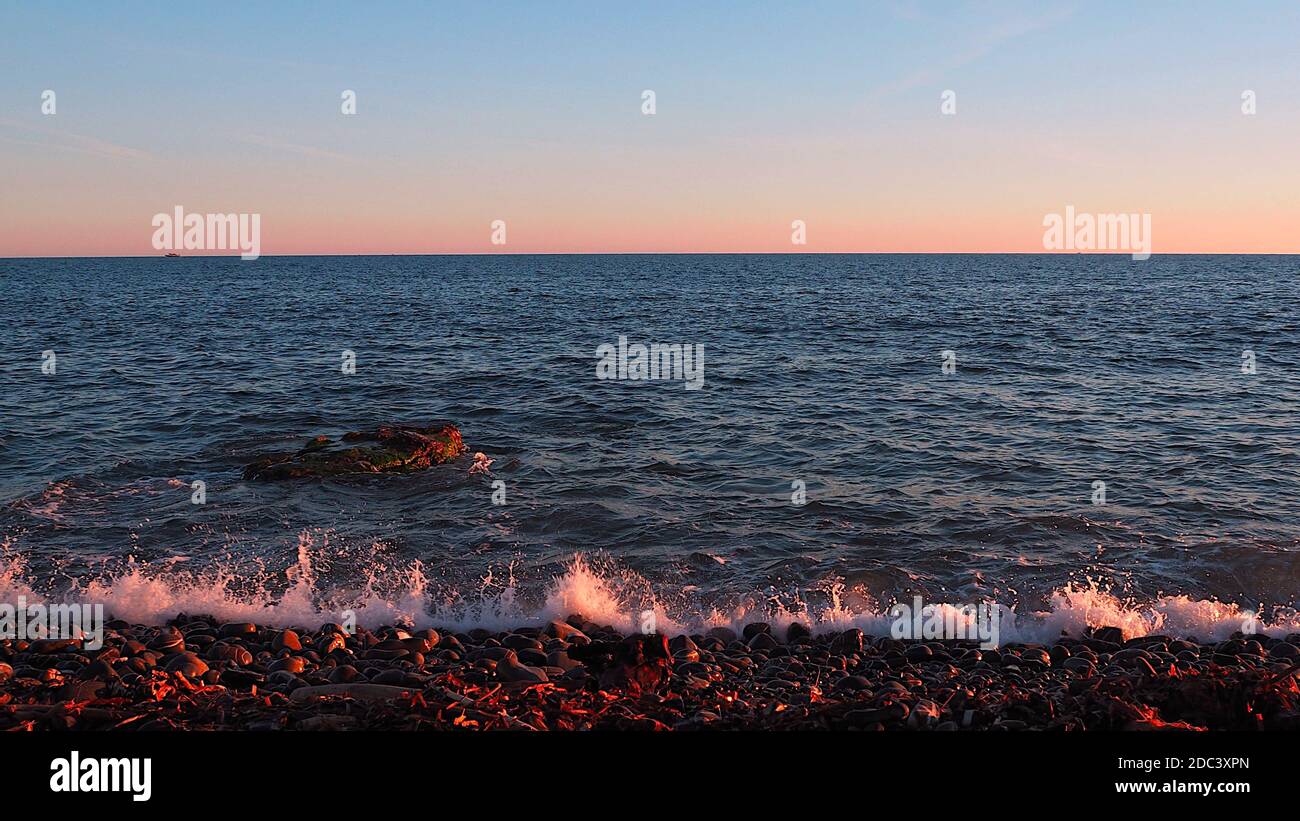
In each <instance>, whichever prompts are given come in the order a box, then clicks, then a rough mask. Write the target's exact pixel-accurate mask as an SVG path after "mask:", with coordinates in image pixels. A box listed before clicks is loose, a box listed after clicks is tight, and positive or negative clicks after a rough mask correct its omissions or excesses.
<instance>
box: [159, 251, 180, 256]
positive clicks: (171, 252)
mask: <svg viewBox="0 0 1300 821" xmlns="http://www.w3.org/2000/svg"><path fill="white" fill-rule="evenodd" d="M163 256H165V257H178V256H180V254H178V253H176V252H175V251H169V252H167V253H166V254H163Z"/></svg>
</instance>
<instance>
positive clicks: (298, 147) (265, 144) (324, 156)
mask: <svg viewBox="0 0 1300 821" xmlns="http://www.w3.org/2000/svg"><path fill="white" fill-rule="evenodd" d="M237 139H238V140H239V141H240V142H241V143H246V144H247V145H256V146H261V147H262V148H269V149H271V150H273V151H287V152H289V153H291V154H300V155H302V156H304V157H312V158H315V159H320V160H341V161H344V162H349V161H351V160H352V159H354V158H353V157H350V156H348V155H347V154H340V153H338V152H337V151H330V150H329V149H327V148H319V147H317V146H314V145H302V144H300V143H291V142H285V141H284V140H276V139H272V138H270V137H263V136H262V135H260V134H243V135H240V136H239V137H238V138H237Z"/></svg>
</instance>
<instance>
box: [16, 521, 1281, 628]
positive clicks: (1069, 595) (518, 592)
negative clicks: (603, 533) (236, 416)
mask: <svg viewBox="0 0 1300 821" xmlns="http://www.w3.org/2000/svg"><path fill="white" fill-rule="evenodd" d="M321 547H322V546H321V544H318V543H317V541H316V540H315V539H314V537H313V536H312V535H311V534H308V533H304V534H302V535H301V536H300V538H299V544H298V554H297V561H296V562H295V563H294V564H293V565H291V566H290V567H289V568H287V569H286V570H285V571H283V572H281V573H279V574H275V573H267V574H266V575H265V576H264V577H262V578H259V579H255V580H253V579H250V578H249V576H248V575H247V574H246V573H244V572H241V571H240V569H239V568H235V567H227V566H223V565H217V566H215V567H213V568H210V569H208V570H205V571H204V570H189V569H185V568H180V567H176V566H174V565H173V566H169V567H167V568H165V569H151V568H149V567H147V566H145V565H144V564H142V563H139V562H135V561H129V562H127V563H126V566H125V567H124V568H122V569H121V570H119V571H117V572H107V571H106V572H104V573H103V574H102V575H100V576H97V577H94V578H88V579H85V578H83V579H79V580H75V581H70V582H67V583H65V584H64V585H63V586H62V588H61V589H54V588H52V587H51V586H50V585H49V584H46V585H44V586H45V587H51V589H48V590H43V591H41V592H38V590H37V589H36V588H37V587H39V586H41V585H37V584H36V583H35V582H34V581H33V580H32V579H31V578H30V573H29V571H28V569H27V564H26V560H25V558H24V557H23V555H22V554H19V553H16V552H14V551H13V550H7V551H5V552H3V553H0V601H16V600H17V598H18V597H19V596H23V597H25V599H26V600H27V601H31V602H40V601H60V602H77V603H91V604H102V605H103V607H104V609H105V611H106V613H107V614H108V616H109V617H110V618H117V619H122V620H125V621H128V622H132V623H140V624H162V623H164V622H166V621H167V620H169V619H171V618H174V617H175V616H176V615H177V614H179V613H188V614H205V615H211V616H213V617H215V618H217V619H220V620H222V621H236V620H238V621H251V622H255V623H258V624H266V625H271V626H281V627H285V626H309V625H319V624H321V623H325V622H336V621H340V620H341V618H342V614H343V613H344V611H351V612H352V614H354V615H355V618H356V622H357V623H358V624H360V625H362V626H365V627H370V628H374V627H378V626H380V625H383V624H394V623H405V624H410V625H413V626H416V627H439V628H450V629H456V630H468V629H470V628H473V627H483V628H486V629H489V630H503V629H508V628H512V627H519V626H524V625H533V624H543V623H545V622H547V621H549V620H551V619H563V618H565V617H566V616H568V615H570V614H572V613H582V614H583V615H584V616H586V617H587V618H588V619H591V620H592V621H595V622H597V623H599V624H607V625H610V626H612V627H614V628H615V629H618V630H622V631H632V630H633V624H634V622H635V620H636V619H639V618H640V614H642V613H643V612H645V611H647V610H648V611H651V612H653V613H654V615H655V618H654V621H655V624H656V626H657V628H658V629H659V630H660V631H661V632H664V633H667V634H669V635H675V634H679V633H687V632H696V631H703V630H706V629H708V628H710V627H715V626H727V627H732V628H738V627H740V626H742V625H743V624H745V623H747V622H751V621H766V622H769V623H770V624H772V625H773V627H774V628H778V629H779V628H783V627H785V626H786V625H788V624H790V623H792V622H801V623H804V624H807V625H809V626H811V627H812V629H813V631H814V632H819V633H820V632H831V631H837V630H843V629H846V628H849V627H856V628H859V629H861V630H862V631H863V632H865V633H867V634H869V635H875V636H888V635H890V628H891V624H892V622H893V620H892V619H891V617H890V607H889V605H888V604H878V603H877V602H876V600H875V599H874V598H873V597H872V596H870V595H869V594H867V593H864V592H863V591H856V595H855V596H854V597H853V598H854V601H855V604H856V605H857V606H849V605H848V604H846V602H845V599H846V598H848V597H847V596H846V591H844V590H843V588H842V587H841V586H830V587H829V588H827V589H824V590H821V591H815V592H817V593H818V594H819V597H821V598H827V599H828V604H827V605H825V606H816V605H811V604H808V603H806V602H804V601H802V599H801V598H799V597H794V601H793V602H792V604H790V605H784V604H782V603H781V602H780V601H777V600H773V599H771V598H770V597H768V596H764V595H758V594H755V595H753V596H750V597H747V600H748V601H749V602H751V604H749V605H746V606H737V607H733V608H729V609H725V610H722V609H716V608H712V607H708V606H694V607H693V606H692V605H691V604H689V603H678V602H679V601H680V597H672V596H668V595H666V591H664V590H662V589H656V588H655V586H654V585H652V584H651V583H650V582H649V581H648V580H646V579H645V578H644V577H642V576H640V575H638V574H636V573H634V572H632V571H630V570H627V569H625V568H620V567H619V566H618V565H617V564H616V563H614V562H612V561H610V560H608V559H607V558H604V557H600V560H599V561H593V557H592V556H589V555H587V554H582V553H579V554H575V555H574V556H572V557H571V558H570V559H569V560H568V561H567V562H566V563H565V565H564V569H563V571H562V572H560V573H558V574H556V575H554V576H553V577H552V578H551V579H550V581H549V583H547V584H546V585H545V586H544V588H543V589H541V590H531V591H528V590H523V589H521V587H520V583H519V581H518V580H517V579H516V577H515V573H514V569H513V568H507V569H506V570H505V571H504V572H502V573H500V574H498V572H497V571H495V570H489V572H487V573H485V574H484V576H483V577H481V578H480V579H479V580H478V582H477V583H470V584H463V583H462V584H453V583H446V582H438V583H435V582H434V581H433V580H432V579H431V578H430V577H429V575H428V572H427V570H426V568H425V567H424V565H423V564H422V563H421V562H419V561H413V562H409V563H407V564H405V565H402V566H397V567H394V566H393V565H392V564H391V563H387V562H383V561H381V560H379V559H378V558H377V557H372V559H371V561H370V563H368V564H362V565H359V566H357V567H356V568H355V569H356V570H357V574H358V576H359V577H360V578H359V580H358V581H356V582H355V583H353V584H350V585H349V584H342V583H333V584H330V585H327V584H325V583H324V582H323V581H322V578H321V576H320V573H319V571H318V566H319V565H320V564H321V559H320V556H319V553H320V551H321ZM525 594H528V595H525ZM528 601H534V602H537V601H540V603H536V604H532V605H529V604H528V603H527V602H528ZM753 602H759V603H761V604H758V605H755V604H753ZM934 603H935V604H938V605H941V606H943V605H951V606H954V607H956V606H960V604H961V603H960V602H956V603H954V602H942V601H937V602H934ZM993 606H994V607H996V608H997V609H998V615H999V625H1000V632H1001V636H1000V639H1001V641H1002V642H1004V643H1005V642H1036V643H1045V642H1051V641H1053V640H1054V639H1056V638H1058V637H1059V636H1061V635H1073V636H1079V635H1082V634H1083V633H1084V632H1085V631H1086V630H1087V629H1089V628H1092V627H1099V626H1115V627H1119V628H1120V629H1121V631H1122V632H1123V634H1124V635H1125V637H1126V638H1132V637H1135V636H1144V635H1152V634H1161V635H1169V636H1175V637H1196V638H1198V639H1200V640H1202V641H1206V640H1221V639H1225V638H1227V637H1229V636H1231V635H1232V634H1233V633H1237V632H1253V631H1258V632H1260V633H1265V634H1268V635H1272V636H1278V637H1282V636H1286V635H1287V634H1289V633H1296V632H1300V616H1298V615H1297V613H1296V612H1295V611H1294V610H1293V609H1289V608H1283V607H1277V608H1266V609H1265V610H1264V611H1263V612H1265V613H1267V617H1264V616H1261V615H1258V614H1257V613H1256V612H1255V611H1254V610H1250V609H1246V608H1243V607H1242V606H1240V605H1237V604H1233V603H1229V602H1220V601H1214V600H1204V599H1193V598H1190V597H1188V596H1181V595H1179V596H1162V597H1159V598H1157V599H1154V600H1151V601H1147V602H1137V601H1132V600H1124V599H1121V598H1120V597H1119V596H1117V595H1115V594H1114V593H1113V592H1111V591H1109V590H1107V589H1105V588H1103V587H1102V586H1101V585H1099V584H1097V583H1096V582H1092V581H1090V582H1088V583H1087V584H1079V583H1076V584H1071V585H1069V586H1067V587H1064V588H1062V589H1059V590H1056V591H1054V592H1053V593H1052V594H1051V595H1050V598H1049V603H1048V606H1047V608H1046V609H1044V610H1025V611H1024V612H1019V611H1018V610H1017V608H1016V606H1014V605H1010V604H1007V603H995V604H993Z"/></svg>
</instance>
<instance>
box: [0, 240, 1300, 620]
mask: <svg viewBox="0 0 1300 821" xmlns="http://www.w3.org/2000/svg"><path fill="white" fill-rule="evenodd" d="M1298 269H1300V259H1298V258H1296V257H1256V256H1249V257H1247V256H1240V257H1237V256H1205V257H1198V256H1177V257H1155V258H1152V259H1151V260H1150V261H1148V262H1145V263H1140V262H1134V261H1132V260H1130V259H1128V258H1127V257H1123V256H1113V257H1098V256H1083V255H1076V256H1032V255H1031V256H1020V255H1015V256H1011V255H1009V256H908V255H881V256H767V255H755V256H728V255H719V256H676V255H674V256H497V257H285V258H263V259H261V260H258V261H256V262H241V261H240V260H238V259H218V258H180V259H111V260H0V294H2V297H0V319H2V320H3V322H2V323H0V328H2V330H0V353H2V356H0V368H2V370H0V373H2V375H3V386H4V387H3V393H2V394H0V539H3V543H4V549H5V555H6V557H7V558H6V561H8V562H9V563H10V564H9V565H8V566H9V568H10V569H9V570H7V571H6V572H7V573H8V574H9V576H10V577H11V578H10V582H11V583H14V582H13V578H16V577H17V576H18V575H21V576H22V578H23V580H24V582H23V583H24V584H25V585H28V586H29V587H31V588H32V589H39V588H41V587H42V586H43V585H44V586H49V585H53V584H55V583H56V582H60V581H66V580H69V579H79V580H80V581H79V582H78V583H79V584H80V585H81V586H82V587H83V588H84V587H85V586H86V585H87V584H89V583H91V581H90V580H95V579H100V580H109V581H103V584H105V585H111V584H112V583H113V582H111V580H112V579H114V578H118V579H120V578H121V577H122V574H124V573H125V574H128V575H131V574H135V575H136V576H138V578H137V582H138V583H139V584H144V581H143V580H145V579H148V578H151V577H157V576H158V575H159V574H163V575H166V574H172V576H174V577H176V578H180V577H182V576H185V577H188V578H190V579H200V578H204V579H208V581H205V582H204V584H209V583H212V584H216V583H218V582H213V581H211V579H212V578H213V577H211V576H208V575H205V574H209V573H210V572H211V571H213V570H214V569H216V570H219V571H220V574H219V575H220V579H221V581H220V582H219V583H220V584H225V585H227V586H228V587H229V588H230V589H231V590H232V591H235V593H236V594H237V593H238V592H239V589H240V587H241V585H242V586H246V587H248V588H249V590H254V589H255V590H256V591H260V592H259V593H257V594H258V595H263V594H265V595H269V596H271V597H272V598H274V597H275V596H277V595H280V592H282V591H283V589H284V588H286V587H289V586H292V585H293V584H295V583H296V582H300V581H301V575H302V574H304V573H310V574H311V576H312V578H311V580H310V581H311V589H312V590H313V591H316V594H321V595H323V593H322V591H328V590H331V589H344V588H348V589H353V590H364V591H365V594H366V595H372V596H378V597H381V598H382V597H385V596H387V597H389V598H394V597H397V596H398V595H399V594H400V595H403V596H415V597H417V598H419V597H424V598H425V599H430V600H434V601H439V602H447V601H451V600H454V599H456V598H457V597H462V598H469V597H470V596H471V595H473V596H475V597H477V596H480V595H481V594H482V593H483V592H484V591H493V590H495V591H496V595H498V596H499V594H500V592H501V591H503V590H508V591H511V592H510V595H516V593H515V592H514V591H517V595H519V596H520V597H522V598H524V599H528V598H530V597H531V598H532V599H534V600H537V601H540V600H541V599H542V598H544V597H545V595H546V590H547V584H548V580H551V579H554V578H555V577H556V576H559V575H563V574H564V573H565V569H566V567H569V565H570V563H571V562H572V560H573V557H574V555H575V554H578V553H583V554H586V555H587V556H589V557H590V562H589V565H590V567H591V568H593V569H592V573H593V574H594V575H595V576H597V577H599V578H601V579H604V580H605V583H606V584H607V585H608V586H610V587H611V589H614V590H615V592H616V593H617V594H618V596H619V597H620V598H621V599H623V600H625V601H632V600H636V601H638V602H641V601H645V600H648V599H654V600H655V601H657V602H659V603H660V604H661V605H662V606H664V607H665V609H666V610H668V611H674V612H686V611H693V612H703V611H707V610H708V609H710V608H714V607H717V608H723V609H725V608H729V607H734V606H735V605H736V604H738V603H744V602H748V603H750V605H751V606H759V607H762V606H765V605H764V603H765V602H768V603H771V602H777V603H780V604H781V605H782V606H784V607H791V606H797V604H798V603H799V602H809V601H827V602H835V601H838V602H840V603H847V604H848V605H849V606H854V603H855V602H858V603H859V604H858V606H867V605H865V604H861V603H863V602H866V603H870V602H872V601H888V600H890V599H891V598H892V597H894V596H899V595H904V594H907V595H910V594H911V593H913V592H920V593H924V594H926V595H928V596H932V597H939V598H948V599H959V600H975V599H980V598H996V599H998V600H999V601H1008V602H1028V603H1033V604H1035V605H1041V604H1042V603H1044V602H1046V601H1047V600H1048V598H1049V596H1050V595H1051V593H1052V592H1053V591H1059V590H1061V589H1062V588H1064V587H1066V586H1068V585H1071V584H1072V583H1073V584H1080V583H1087V581H1088V580H1089V579H1091V580H1095V581H1096V582H1098V583H1100V584H1101V585H1103V586H1105V587H1108V588H1111V589H1113V590H1116V591H1119V592H1121V593H1122V594H1123V596H1125V597H1130V598H1133V599H1135V600H1139V601H1141V600H1147V599H1155V598H1157V597H1160V596H1180V595H1185V596H1187V597H1190V599H1192V600H1198V601H1199V600H1206V599H1217V600H1221V601H1227V602H1236V603H1239V604H1242V605H1243V606H1247V605H1249V606H1254V605H1257V604H1260V603H1263V604H1270V605H1291V606H1294V605H1296V603H1297V602H1296V599H1297V594H1298V593H1300V572H1298V570H1297V566H1298V565H1297V559H1298V558H1300V458H1298V457H1300V414H1297V400H1300V366H1298V365H1297V355H1298V351H1297V347H1298V346H1297V343H1298V342H1300V279H1298V278H1297V271H1298ZM620 335H626V336H628V337H629V338H630V340H631V341H633V342H637V341H640V342H647V343H648V342H680V343H700V344H702V345H703V346H704V351H705V379H704V386H703V389H701V390H698V391H688V390H685V389H684V385H683V383H682V382H674V381H662V382H653V383H629V382H619V381H601V380H598V379H597V378H596V361H597V360H596V357H595V352H596V349H597V347H598V346H600V345H601V344H603V343H614V342H616V341H617V338H618V337H619V336H620ZM47 350H52V351H54V352H55V355H56V356H57V372H56V373H55V374H53V375H43V374H42V371H41V365H42V352H43V351H47ZM344 350H350V351H354V352H355V354H356V362H357V371H356V374H355V375H346V374H344V373H342V372H341V368H340V363H341V354H342V352H343V351H344ZM944 350H951V351H953V352H954V353H955V355H956V358H957V373H956V374H954V375H945V374H944V373H943V372H942V370H941V367H940V366H941V362H942V358H941V351H944ZM1245 350H1250V351H1252V352H1253V353H1254V356H1255V358H1256V362H1257V368H1258V372H1257V373H1255V374H1253V375H1251V374H1243V373H1242V357H1243V351H1245ZM436 418H447V419H451V420H454V421H456V422H457V423H458V424H459V425H460V426H461V429H462V431H463V433H464V437H465V441H466V442H467V444H468V445H469V447H470V450H471V451H475V450H477V451H483V452H484V453H486V454H487V455H488V456H489V457H491V458H492V459H494V460H495V462H494V464H493V465H492V467H491V473H490V475H479V474H471V473H470V471H469V460H468V459H466V460H462V461H460V462H457V463H454V464H449V465H443V466H440V467H438V468H435V469H432V470H430V471H428V472H426V473H421V474H414V475H406V476H378V477H367V478H358V479H348V480H331V481H312V480H306V481H294V482H285V483H268V484H258V483H249V482H245V481H243V480H242V479H241V478H240V470H241V467H242V465H244V464H245V463H247V462H249V461H251V460H252V459H253V458H254V457H255V456H256V455H258V454H260V453H263V452H266V451H268V450H276V449H283V448H285V447H290V446H294V445H297V444H300V443H302V442H304V441H305V440H306V439H307V438H308V437H310V436H314V435H316V434H318V433H327V434H337V433H341V432H344V431H346V430H354V429H359V428H364V427H368V426H374V425H375V424H377V423H382V422H389V421H408V422H420V421H425V420H431V419H436ZM195 480H202V481H204V482H206V485H207V501H206V504H203V505H195V504H192V503H191V492H192V491H191V484H190V483H191V482H193V481H195ZM493 480H502V481H504V482H505V487H506V493H507V504H505V505H503V506H495V505H493V504H492V486H491V483H492V481H493ZM796 480H800V481H802V482H804V483H806V492H807V504H806V505H803V506H796V505H794V504H792V503H791V494H792V483H793V482H795V481H796ZM1098 481H1104V482H1105V493H1106V504H1104V505H1094V504H1093V503H1092V502H1093V496H1094V482H1098ZM169 584H170V585H171V587H169V588H168V589H169V590H172V592H173V593H174V587H175V584H174V580H173V582H169ZM161 589H162V588H159V589H158V590H161ZM158 590H155V591H154V592H153V593H148V588H147V586H146V588H145V589H144V593H143V594H142V595H144V594H147V595H155V596H160V595H162V593H160V592H158ZM268 591H269V592H268ZM245 592H246V593H247V591H245ZM552 592H553V591H552ZM247 594H248V595H253V593H247ZM190 595H191V596H193V595H197V594H196V593H193V592H191V594H190ZM580 603H581V602H579V604H580ZM168 605H169V606H171V605H175V606H176V607H178V608H184V607H185V606H187V602H186V601H184V599H183V597H181V599H180V600H177V601H169V602H168ZM189 606H195V607H197V606H199V605H198V604H197V603H193V602H191V603H189Z"/></svg>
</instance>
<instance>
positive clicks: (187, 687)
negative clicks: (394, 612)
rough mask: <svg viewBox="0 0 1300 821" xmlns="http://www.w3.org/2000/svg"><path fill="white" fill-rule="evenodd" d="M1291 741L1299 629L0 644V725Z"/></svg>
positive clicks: (321, 632) (296, 633)
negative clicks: (1084, 734) (1144, 735)
mask: <svg viewBox="0 0 1300 821" xmlns="http://www.w3.org/2000/svg"><path fill="white" fill-rule="evenodd" d="M179 729H196V730H251V731H259V730H296V731H320V730H325V731H353V730H510V731H519V732H534V731H547V730H648V731H649V730H677V731H695V730H754V729H771V730H844V731H874V730H889V731H963V732H990V731H993V732H998V731H1039V730H1048V731H1079V730H1176V731H1200V730H1252V729H1266V730H1274V729H1279V730H1295V729H1300V634H1293V635H1289V636H1286V637H1285V638H1281V637H1276V636H1265V635H1248V636H1242V635H1238V636H1236V637H1233V638H1230V639H1228V640H1225V641H1220V642H1216V643H1198V642H1197V641H1195V640H1183V639H1174V638H1168V637H1162V636H1142V637H1137V638H1132V639H1127V640H1126V639H1125V637H1124V635H1123V634H1122V632H1121V631H1120V629H1119V628H1114V627H1100V628H1095V629H1092V630H1089V631H1088V634H1087V635H1084V636H1079V637H1062V638H1060V639H1059V640H1058V641H1056V642H1055V643H1052V644H1050V645H1029V644H1013V645H1005V646H1002V647H1000V648H998V649H991V650H990V649H984V650H981V649H980V648H979V646H978V644H977V643H975V642H968V641H900V640H895V639H891V638H880V637H872V636H868V635H864V634H863V633H862V632H861V631H859V630H857V629H850V630H845V631H840V632H827V633H821V632H818V633H814V632H812V631H811V630H809V628H808V627H807V626H805V625H802V624H798V623H795V624H790V625H787V626H784V627H781V628H774V627H772V626H770V625H768V624H765V623H760V622H754V623H750V624H747V625H745V626H744V627H743V629H741V630H740V631H739V632H737V631H735V630H732V629H729V628H722V627H719V628H713V629H711V630H708V631H707V632H704V633H700V634H695V635H679V636H675V637H672V638H668V637H665V636H662V635H658V634H650V635H630V636H629V635H625V634H623V633H621V632H619V631H617V630H615V629H613V628H612V627H609V626H607V625H598V624H595V623H593V622H591V621H589V620H587V619H585V618H584V617H583V616H580V615H573V616H570V617H569V618H567V619H565V620H563V621H560V620H556V621H551V622H549V623H546V624H544V625H541V626H528V627H520V628H518V629H515V630H512V631H509V632H493V631H489V630H486V629H474V630H469V631H468V632H450V631H441V630H437V629H418V630H417V629H409V628H405V627H402V626H388V627H382V628H378V629H375V630H366V629H357V630H355V631H354V632H351V633H349V632H346V631H344V629H343V628H342V627H340V626H339V625H334V624H326V625H321V626H318V627H316V628H311V629H308V628H303V629H277V628H268V627H263V626H259V625H256V624H252V623H247V622H232V623H219V622H218V621H217V620H215V619H212V618H208V617H203V616H185V615H181V616H178V617H176V618H175V619H173V620H171V621H170V622H169V623H167V624H166V625H163V626H161V627H159V626H145V625H138V624H130V623H127V622H123V621H111V622H109V623H108V625H107V629H106V630H105V636H104V643H103V646H102V647H100V648H99V649H97V650H95V651H90V650H86V649H84V648H83V646H82V643H81V642H79V641H76V640H45V641H34V642H27V641H21V640H5V641H3V642H0V730H4V731H43V730H113V731H122V732H135V731H158V730H179Z"/></svg>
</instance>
